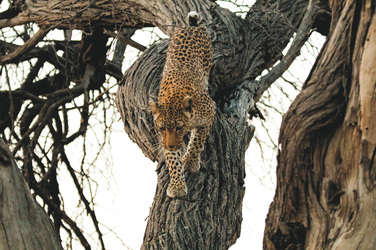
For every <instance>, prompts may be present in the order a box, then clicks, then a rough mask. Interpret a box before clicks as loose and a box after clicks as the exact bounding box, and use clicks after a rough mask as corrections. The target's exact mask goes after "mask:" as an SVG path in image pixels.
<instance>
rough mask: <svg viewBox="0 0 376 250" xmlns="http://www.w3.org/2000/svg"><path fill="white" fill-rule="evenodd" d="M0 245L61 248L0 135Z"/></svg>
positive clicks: (1, 247) (31, 249)
mask: <svg viewBox="0 0 376 250" xmlns="http://www.w3.org/2000/svg"><path fill="white" fill-rule="evenodd" d="M0 249H2V250H8V249H9V250H12V249H30V250H34V249H46V250H50V249H62V248H61V245H60V240H59V239H58V237H57V235H56V231H55V228H54V227H53V226H52V223H51V221H50V219H49V218H48V216H47V214H46V212H45V211H44V210H43V209H42V208H41V207H40V205H39V204H38V203H37V202H36V201H35V200H34V199H33V198H32V197H31V194H30V190H29V188H28V186H27V185H26V182H25V180H24V178H23V177H22V174H21V172H20V170H19V169H18V167H17V165H16V162H15V161H14V158H13V156H12V154H11V152H10V151H9V149H8V147H7V146H6V145H5V143H4V142H3V140H1V139H0Z"/></svg>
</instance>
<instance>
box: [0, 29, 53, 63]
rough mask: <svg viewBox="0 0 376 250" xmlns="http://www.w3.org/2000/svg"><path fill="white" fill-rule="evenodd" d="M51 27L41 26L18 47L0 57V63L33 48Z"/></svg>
mask: <svg viewBox="0 0 376 250" xmlns="http://www.w3.org/2000/svg"><path fill="white" fill-rule="evenodd" d="M51 29H52V27H50V28H48V29H46V27H41V28H40V29H39V30H38V32H37V33H36V34H35V35H34V36H33V37H32V38H30V39H29V40H27V41H26V42H25V43H24V44H23V45H22V46H20V47H18V48H17V49H16V50H15V51H13V52H11V53H9V54H7V55H5V56H2V57H0V64H5V63H8V62H10V61H12V60H13V59H15V58H16V57H18V56H20V55H22V54H24V53H25V52H26V51H28V50H30V49H31V48H33V47H34V46H35V45H36V44H37V43H38V42H39V41H40V40H42V39H43V37H45V35H46V34H47V33H48V32H49V31H50V30H51Z"/></svg>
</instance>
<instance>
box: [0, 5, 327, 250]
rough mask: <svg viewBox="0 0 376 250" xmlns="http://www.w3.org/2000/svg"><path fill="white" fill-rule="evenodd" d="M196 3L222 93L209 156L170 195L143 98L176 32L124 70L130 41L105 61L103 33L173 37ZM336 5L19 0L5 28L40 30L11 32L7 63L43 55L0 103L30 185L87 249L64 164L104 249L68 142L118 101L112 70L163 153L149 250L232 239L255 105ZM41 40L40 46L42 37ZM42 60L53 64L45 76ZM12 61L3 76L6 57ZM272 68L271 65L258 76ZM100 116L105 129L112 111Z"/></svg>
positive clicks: (2, 21)
mask: <svg viewBox="0 0 376 250" xmlns="http://www.w3.org/2000/svg"><path fill="white" fill-rule="evenodd" d="M191 10H196V11H197V12H199V13H200V15H201V17H202V25H205V26H207V28H208V30H209V33H210V36H211V40H212V43H213V48H214V62H213V68H212V71H211V75H210V90H209V91H210V95H211V97H212V98H213V99H214V100H215V101H216V104H217V113H216V118H215V122H214V124H213V129H212V132H211V135H210V136H209V138H208V141H207V144H206V147H205V150H204V152H203V153H202V156H201V162H202V166H201V169H202V170H201V171H200V172H199V173H197V174H190V175H187V176H186V180H187V185H188V196H187V197H186V198H184V199H170V198H168V197H166V195H165V193H166V192H165V191H166V188H167V184H168V178H169V177H168V170H167V169H166V167H165V164H164V159H163V158H162V156H161V155H162V154H160V148H159V144H158V139H157V136H156V131H155V129H154V127H153V122H152V116H151V113H150V112H149V109H148V105H147V103H148V101H149V99H150V98H151V97H153V96H156V95H157V93H158V86H159V83H160V79H161V72H162V68H163V64H164V60H165V52H166V48H167V45H168V41H167V40H162V41H160V42H158V43H156V44H154V45H152V46H151V47H150V48H149V49H147V50H146V51H145V52H144V53H143V54H142V55H141V56H140V57H139V58H138V60H137V61H136V62H135V63H134V64H133V65H132V66H131V67H130V68H129V69H128V70H127V71H126V72H125V74H124V77H122V74H121V71H120V69H121V61H122V59H123V58H121V56H120V58H119V55H122V54H123V52H124V46H122V45H121V43H117V45H116V50H117V51H118V53H116V54H115V56H114V58H113V59H112V60H106V51H107V47H106V44H107V42H108V36H107V34H109V35H111V34H112V33H111V30H116V31H117V32H118V33H122V34H123V35H124V36H125V38H123V37H120V36H118V37H119V40H120V39H121V38H122V40H123V41H125V43H127V44H129V45H131V46H136V47H138V48H140V49H143V47H142V46H139V45H137V43H135V42H133V41H131V40H129V39H127V38H126V37H128V38H129V37H130V36H132V34H133V32H134V30H135V29H140V28H142V27H148V26H157V27H159V28H160V29H161V30H162V31H163V32H164V33H165V34H167V35H171V34H172V33H173V31H174V30H175V29H176V28H178V27H181V26H183V25H186V16H187V13H188V12H189V11H191ZM328 10H329V8H328V3H327V2H326V1H319V0H311V1H308V2H307V1H304V0H295V1H287V0H270V1H261V0H260V1H256V3H255V4H254V5H253V6H252V7H251V8H249V10H248V12H247V14H246V15H245V17H240V16H237V15H235V14H234V13H232V12H230V11H229V10H227V9H223V8H220V7H219V6H218V5H216V3H215V1H198V0H190V1H172V0H169V1H142V0H138V1H135V0H128V1H114V0H112V1H70V0H68V1H55V2H53V3H52V2H51V1H43V0H42V1H25V2H21V1H14V2H12V5H11V6H10V8H9V9H8V10H7V11H5V12H3V13H1V15H0V28H3V29H5V28H6V27H13V26H15V25H24V24H26V23H34V24H37V25H38V26H39V27H40V29H39V30H38V31H37V32H35V34H34V36H32V37H31V36H30V34H31V33H32V31H33V28H34V27H35V26H27V25H26V26H25V31H24V32H23V33H21V34H20V33H17V32H16V34H15V35H14V36H15V37H17V39H23V40H22V43H23V45H16V43H13V42H7V41H1V44H0V45H1V47H0V48H1V53H2V55H3V56H2V57H1V58H0V63H1V64H2V65H5V66H8V65H10V64H12V63H20V62H24V61H26V60H31V59H32V58H37V60H36V61H35V62H33V61H32V62H31V63H30V66H29V68H28V69H27V70H28V72H27V74H26V75H27V77H26V79H24V81H23V82H22V83H21V84H20V87H19V88H17V87H13V86H12V84H11V80H10V79H9V77H5V79H6V80H7V82H8V90H7V91H2V92H1V94H2V96H3V98H2V99H1V107H2V108H1V109H0V110H3V111H5V113H4V114H3V115H2V116H1V117H2V121H1V123H0V125H1V131H2V134H3V138H5V140H6V142H7V144H8V146H9V147H10V148H11V150H12V153H13V155H15V156H16V158H18V159H19V161H20V163H21V168H22V170H23V172H24V177H25V179H26V181H27V183H28V185H29V187H30V188H31V189H32V190H33V192H35V195H37V196H38V197H40V198H41V199H42V201H43V203H44V204H45V205H46V207H47V212H48V214H49V215H50V217H51V218H52V219H53V222H54V226H55V228H56V229H57V230H61V229H63V230H65V231H67V232H68V233H72V232H73V233H74V234H76V237H77V238H79V240H80V242H81V244H82V245H83V247H85V248H87V249H89V248H90V246H89V243H88V242H87V239H86V238H85V236H84V235H83V234H82V233H80V232H81V230H80V228H78V226H77V225H75V224H74V223H69V221H72V220H71V219H70V218H69V216H68V215H66V214H65V213H63V211H62V210H61V209H62V206H61V201H62V200H61V197H60V191H59V185H58V181H57V178H56V177H57V171H56V170H57V168H58V166H59V163H60V162H62V163H64V165H65V167H66V168H67V170H68V172H69V174H70V175H71V177H72V179H73V180H74V183H75V186H76V188H77V190H78V192H79V195H80V199H81V200H82V202H83V204H84V207H85V209H86V211H87V212H88V214H89V215H90V217H91V219H92V221H93V225H94V227H95V229H96V232H97V235H98V241H99V242H100V244H101V247H102V248H105V245H104V242H103V238H102V233H101V230H100V227H99V223H98V220H97V218H96V214H95V211H94V209H93V206H94V205H93V203H92V202H90V199H87V198H86V196H85V193H84V190H83V188H82V184H81V183H82V179H85V178H87V174H86V172H85V171H83V170H82V167H81V171H77V170H76V169H74V168H73V167H72V165H71V163H70V160H69V156H68V155H67V153H66V151H65V148H66V146H67V145H68V144H69V143H71V142H72V141H74V140H76V139H77V138H79V137H80V136H85V134H86V133H87V131H88V127H89V125H90V124H89V118H90V117H91V116H92V113H93V112H94V111H93V110H95V109H98V106H99V104H100V103H104V105H112V104H113V101H114V100H113V99H112V97H111V95H108V92H107V88H108V85H106V84H108V83H105V76H112V77H113V78H115V79H116V80H118V81H120V85H119V89H118V92H117V99H116V105H117V107H118V109H119V111H120V114H121V116H122V119H123V122H124V125H125V130H126V132H127V133H128V135H129V136H130V138H131V139H132V140H134V141H135V142H136V143H137V144H138V145H139V147H140V148H141V149H142V150H143V152H144V154H145V155H146V156H147V157H149V158H150V159H151V160H153V161H158V169H157V172H158V187H157V191H156V196H155V199H154V202H153V205H152V209H151V211H150V216H149V220H148V226H147V229H146V233H145V238H144V244H143V246H142V248H143V249H150V248H152V249H154V248H168V247H172V246H180V247H181V248H182V249H184V248H188V247H189V248H198V249H218V248H219V249H224V248H228V247H229V246H231V245H232V244H234V243H235V241H236V239H237V238H238V237H239V235H240V227H241V221H242V213H241V211H242V200H243V195H244V192H245V187H244V177H245V171H244V154H245V151H246V149H247V147H248V145H249V142H250V140H251V138H252V135H253V131H254V128H253V127H252V126H250V125H249V124H248V123H247V120H248V119H250V118H252V117H254V116H256V115H259V111H258V109H257V107H256V106H255V103H257V101H258V100H259V99H260V97H261V96H262V93H263V92H264V91H265V90H266V89H268V88H269V87H270V85H271V84H272V83H273V82H274V81H275V80H276V79H277V78H278V77H279V76H281V74H282V73H283V72H284V71H285V70H286V69H287V68H288V67H289V65H290V64H291V63H292V62H293V61H294V59H295V57H296V56H297V55H298V54H299V51H300V48H301V47H302V46H303V44H304V42H305V41H307V39H308V37H309V35H310V33H311V31H312V30H313V29H316V30H317V31H319V32H321V33H323V34H326V33H327V32H328V30H327V26H326V24H327V23H328V22H329V20H330V17H331V16H330V14H329V12H328ZM54 29H63V30H65V33H64V34H65V40H64V41H56V40H55V41H53V42H51V41H49V40H48V39H45V40H42V39H43V38H44V37H46V35H47V34H48V32H51V31H52V30H54ZM75 29H78V30H82V31H83V36H82V41H81V42H80V43H77V42H74V41H72V40H71V35H72V30H75ZM103 29H106V30H105V31H103ZM294 34H295V36H294ZM293 36H294V39H293V41H292V42H291V45H290V48H289V50H288V51H287V52H286V54H285V55H283V54H282V51H283V49H284V48H285V47H286V46H287V44H288V43H289V41H290V39H291V38H292V37H293ZM37 43H39V45H41V47H36V46H35V45H36V44H37ZM57 52H59V53H57ZM61 54H62V55H61ZM77 58H78V59H77ZM46 62H48V63H49V64H51V65H52V70H51V69H50V70H49V72H48V73H46V74H45V75H44V76H40V75H39V76H38V73H39V71H40V69H42V68H43V67H45V65H46ZM5 66H3V70H4V72H5V74H6V76H7V75H8V70H9V67H5ZM264 70H269V72H268V73H267V74H262V72H263V71H264ZM259 76H262V77H259ZM72 110H76V111H79V115H80V118H81V119H80V126H79V128H78V129H77V131H76V132H74V133H69V132H68V130H69V129H68V128H69V124H70V123H69V122H68V121H70V120H71V119H72V118H71V115H68V114H69V113H70V112H71V111H72ZM105 110H106V106H105V108H103V110H102V112H103V113H104V116H105ZM7 113H9V114H10V116H7V115H6V114H7ZM103 123H104V127H105V128H108V125H107V124H106V120H105V119H104V120H103ZM15 127H19V131H18V130H16V129H15ZM43 133H47V137H48V138H49V140H44V138H43V136H41V135H43ZM42 141H44V143H42ZM39 153H40V154H39ZM85 180H86V179H85ZM67 225H68V226H67Z"/></svg>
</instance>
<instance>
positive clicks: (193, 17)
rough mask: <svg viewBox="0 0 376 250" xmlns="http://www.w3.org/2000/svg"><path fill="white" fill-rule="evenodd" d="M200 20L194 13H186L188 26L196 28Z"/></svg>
mask: <svg viewBox="0 0 376 250" xmlns="http://www.w3.org/2000/svg"><path fill="white" fill-rule="evenodd" d="M199 19H200V16H199V15H198V13H197V12H196V11H191V12H189V13H188V23H189V26H198V21H199Z"/></svg>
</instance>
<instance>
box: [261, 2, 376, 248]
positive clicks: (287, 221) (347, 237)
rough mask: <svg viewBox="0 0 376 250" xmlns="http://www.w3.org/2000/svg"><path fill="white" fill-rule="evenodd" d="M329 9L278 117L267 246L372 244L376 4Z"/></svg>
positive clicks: (374, 242) (375, 223)
mask: <svg viewBox="0 0 376 250" xmlns="http://www.w3.org/2000/svg"><path fill="white" fill-rule="evenodd" d="M330 7H331V9H332V23H331V28H330V31H329V36H328V39H327V41H326V44H325V46H324V48H323V50H322V51H321V53H320V56H319V58H318V60H317V62H316V64H315V67H314V69H313V70H312V72H311V74H310V76H309V78H308V79H307V81H306V83H305V85H304V87H303V90H302V92H301V93H300V94H299V95H298V97H297V98H296V100H295V101H294V102H293V104H292V105H291V107H290V110H289V111H288V112H287V114H286V115H285V116H284V118H283V122H282V127H281V131H280V138H279V143H280V152H279V155H278V168H277V190H276V194H275V197H274V200H273V203H272V204H271V206H270V210H269V214H268V217H267V223H266V228H265V234H264V248H265V249H375V248H376V240H375V235H374V232H375V231H376V210H375V205H376V199H375V198H376V191H375V169H376V163H375V162H376V161H375V156H376V116H375V114H376V57H375V52H376V50H375V48H376V15H375V8H376V6H375V2H374V1H372V0H365V1H356V0H337V1H334V0H333V1H330Z"/></svg>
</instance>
